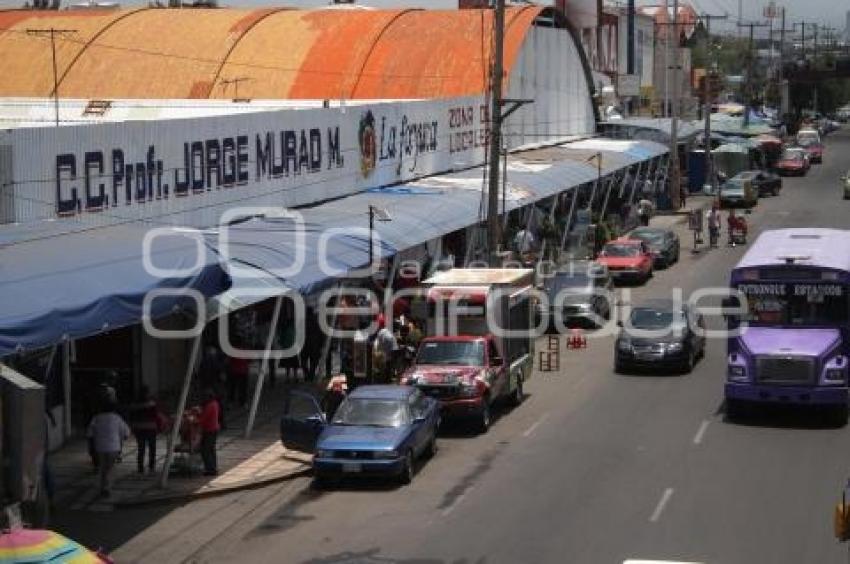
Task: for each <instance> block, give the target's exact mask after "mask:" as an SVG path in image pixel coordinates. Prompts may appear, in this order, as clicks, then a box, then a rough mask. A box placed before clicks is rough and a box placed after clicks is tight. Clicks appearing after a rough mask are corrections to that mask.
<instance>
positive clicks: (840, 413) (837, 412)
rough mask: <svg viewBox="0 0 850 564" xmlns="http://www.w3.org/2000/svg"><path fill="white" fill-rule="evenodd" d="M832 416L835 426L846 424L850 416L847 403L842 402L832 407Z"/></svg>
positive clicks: (849, 408)
mask: <svg viewBox="0 0 850 564" xmlns="http://www.w3.org/2000/svg"><path fill="white" fill-rule="evenodd" d="M832 418H833V421H834V422H835V424H836V425H837V426H839V427H844V426H846V425H847V420H848V418H850V407H848V406H847V404H842V405H838V406H836V407H834V408H833V413H832Z"/></svg>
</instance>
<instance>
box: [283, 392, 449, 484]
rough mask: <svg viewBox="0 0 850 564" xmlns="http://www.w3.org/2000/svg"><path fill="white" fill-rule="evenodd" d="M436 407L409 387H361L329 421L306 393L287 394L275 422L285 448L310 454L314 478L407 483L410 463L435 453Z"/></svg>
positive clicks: (318, 405) (411, 470)
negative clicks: (365, 478)
mask: <svg viewBox="0 0 850 564" xmlns="http://www.w3.org/2000/svg"><path fill="white" fill-rule="evenodd" d="M439 425H440V409H439V404H438V403H437V401H436V400H434V399H432V398H429V397H427V396H425V395H424V394H423V393H422V392H420V391H419V390H417V389H416V388H412V387H409V386H360V387H359V388H356V389H355V390H354V391H352V392H351V393H350V394H349V395H348V396H347V397H346V398H345V399H344V400H343V401H342V403H341V404H340V405H339V407H338V408H337V409H336V411H335V412H334V415H333V419H332V420H331V421H328V420H327V419H326V415H325V413H324V412H323V411H322V408H321V407H320V403H319V401H317V399H316V398H315V397H314V396H313V395H311V394H308V393H305V392H299V391H293V392H290V393H289V394H287V397H286V400H285V402H284V411H283V416H282V417H281V420H280V437H281V441H282V442H283V445H284V446H285V447H286V448H289V449H293V450H300V451H302V452H312V453H313V472H314V476H315V478H316V480H318V481H319V482H323V481H324V482H327V481H329V480H332V479H338V478H340V477H343V476H390V477H396V478H397V479H398V480H399V481H400V482H402V483H405V484H407V483H410V481H411V480H412V479H413V475H414V473H415V466H414V464H415V461H416V459H417V458H419V457H420V456H421V455H428V456H430V455H433V454H434V453H435V452H436V450H437V429H438V427H439Z"/></svg>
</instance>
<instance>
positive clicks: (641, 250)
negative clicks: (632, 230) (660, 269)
mask: <svg viewBox="0 0 850 564" xmlns="http://www.w3.org/2000/svg"><path fill="white" fill-rule="evenodd" d="M596 260H597V262H599V264H603V265H605V267H606V268H607V269H608V272H609V273H610V274H611V278H613V279H614V280H615V281H619V280H634V281H638V282H641V283H645V282H646V281H647V280H649V279H650V278H651V277H652V253H651V252H650V250H649V247H648V246H647V245H646V243H644V242H643V241H641V240H639V239H630V238H628V237H620V238H619V239H615V240H614V241H610V242H608V243H606V244H605V246H604V247H602V251H601V252H600V253H599V256H598V257H597V259H596Z"/></svg>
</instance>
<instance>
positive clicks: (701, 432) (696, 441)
mask: <svg viewBox="0 0 850 564" xmlns="http://www.w3.org/2000/svg"><path fill="white" fill-rule="evenodd" d="M710 423H711V421H709V420H708V419H704V420H703V422H702V423H701V424H700V426H699V429H698V430H697V434H696V435H694V444H695V445H698V444H700V443H702V439H703V437H705V432H706V431H707V430H708V425H709V424H710Z"/></svg>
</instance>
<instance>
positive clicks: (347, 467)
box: [342, 462, 363, 474]
mask: <svg viewBox="0 0 850 564" xmlns="http://www.w3.org/2000/svg"><path fill="white" fill-rule="evenodd" d="M362 469H363V466H362V465H361V464H359V463H357V462H347V463H343V465H342V471H343V472H345V473H346V474H357V473H358V472H360V471H361V470H362Z"/></svg>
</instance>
